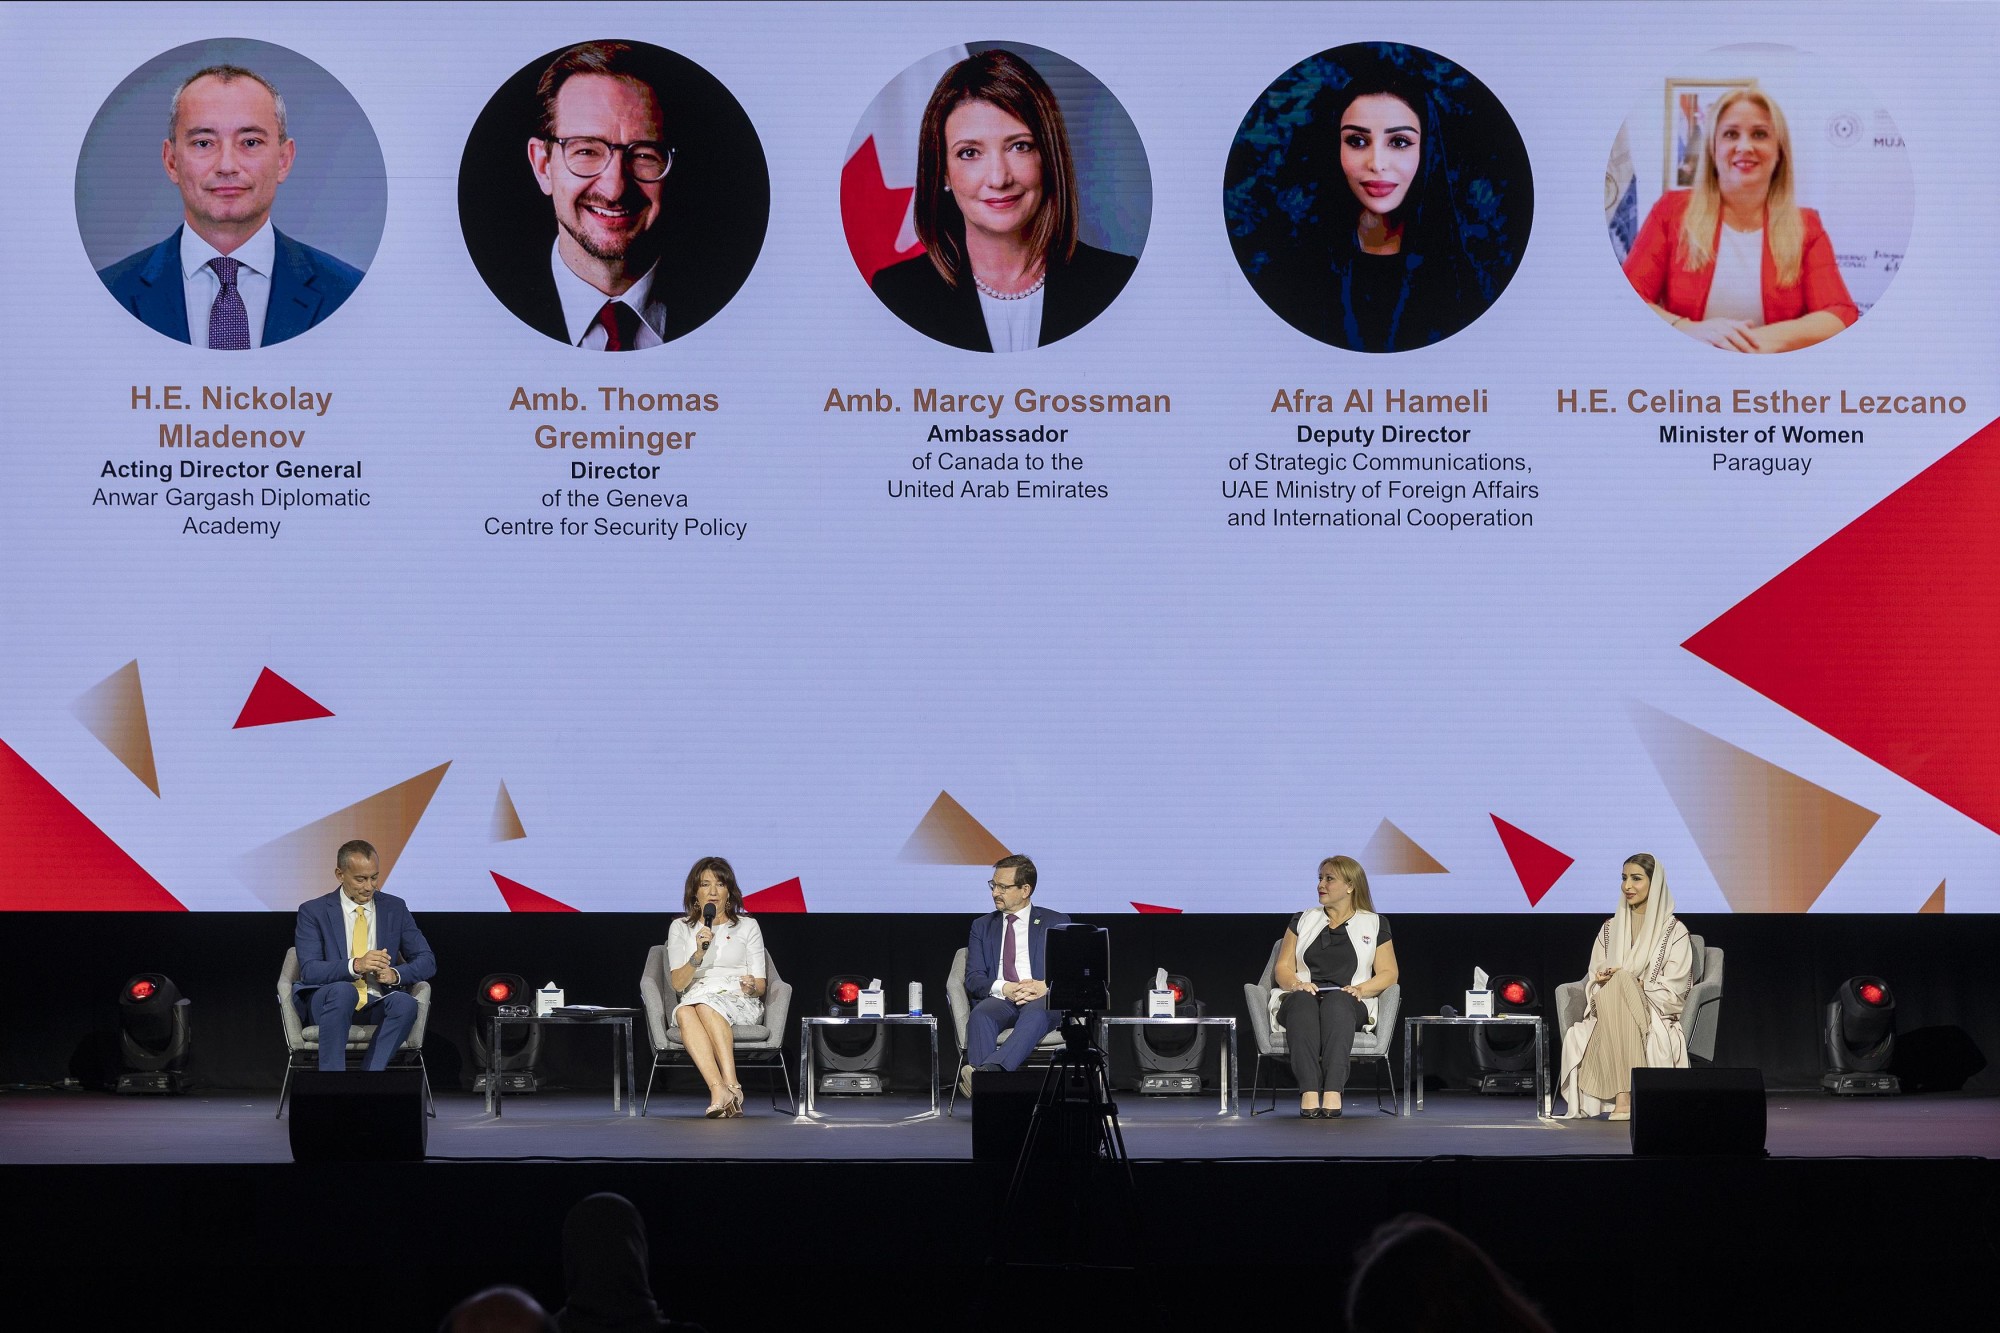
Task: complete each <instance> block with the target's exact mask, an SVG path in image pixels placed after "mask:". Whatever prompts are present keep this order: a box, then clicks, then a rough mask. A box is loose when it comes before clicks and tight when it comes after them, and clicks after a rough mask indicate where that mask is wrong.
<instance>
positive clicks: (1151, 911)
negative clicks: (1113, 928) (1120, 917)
mask: <svg viewBox="0 0 2000 1333" xmlns="http://www.w3.org/2000/svg"><path fill="white" fill-rule="evenodd" d="M1132 910H1133V911H1135V912H1142V913H1144V914H1146V915H1148V916H1179V915H1180V914H1181V909H1180V908H1178V907H1160V906H1158V905H1156V904H1154V903H1133V904H1132Z"/></svg>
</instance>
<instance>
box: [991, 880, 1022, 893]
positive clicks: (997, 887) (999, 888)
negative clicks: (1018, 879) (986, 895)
mask: <svg viewBox="0 0 2000 1333" xmlns="http://www.w3.org/2000/svg"><path fill="white" fill-rule="evenodd" d="M986 887H987V888H989V889H991V890H993V892H995V893H1002V892H1005V891H1006V890H1009V889H1018V888H1022V887H1024V886H1023V885H1020V884H1002V883H1001V882H1000V881H999V880H997V879H989V880H987V881H986Z"/></svg>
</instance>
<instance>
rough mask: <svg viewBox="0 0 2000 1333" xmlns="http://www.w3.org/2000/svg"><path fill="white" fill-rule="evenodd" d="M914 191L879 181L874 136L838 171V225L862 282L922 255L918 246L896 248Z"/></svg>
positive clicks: (880, 176)
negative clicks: (890, 267)
mask: <svg viewBox="0 0 2000 1333" xmlns="http://www.w3.org/2000/svg"><path fill="white" fill-rule="evenodd" d="M915 193H916V191H915V190H914V189H896V188H893V187H891V186H890V185H889V184H887V183H886V182H885V181H884V180H883V179H882V162H881V159H880V158H879V157H877V156H876V150H875V136H874V135H872V134H871V135H869V136H868V137H867V138H866V139H864V140H862V142H861V147H859V148H857V149H855V150H854V156H853V157H850V158H848V159H847V161H846V162H845V163H843V164H842V166H841V168H840V222H841V226H842V228H843V229H844V230H845V231H846V232H847V248H848V250H849V251H850V252H852V254H853V255H854V263H855V266H856V267H858V268H859V269H860V270H861V277H862V279H863V280H864V281H867V282H873V281H874V280H875V275H876V274H877V273H879V272H881V271H882V270H883V269H885V268H887V267H889V265H891V264H895V263H899V262H901V261H902V260H905V259H909V258H912V257H913V256H916V255H920V254H922V253H923V252H924V247H923V245H922V244H921V243H919V244H917V245H913V246H911V247H910V248H909V249H908V250H898V249H897V248H896V238H897V237H898V236H900V235H902V232H903V219H904V217H905V216H907V215H908V213H909V209H910V196H911V195H913V194H915Z"/></svg>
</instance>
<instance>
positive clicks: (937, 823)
mask: <svg viewBox="0 0 2000 1333" xmlns="http://www.w3.org/2000/svg"><path fill="white" fill-rule="evenodd" d="M1005 855H1007V849H1006V847H1004V846H1002V845H1001V842H1000V840H999V839H998V838H996V837H994V836H993V835H992V834H991V833H988V832H987V831H986V826H985V825H983V824H981V823H980V822H979V821H978V820H976V819H974V818H973V817H972V815H971V814H970V813H969V812H968V811H967V810H966V808H965V807H964V806H962V805H960V804H959V803H958V802H957V801H954V800H953V799H952V798H951V793H950V792H947V791H941V792H939V793H938V794H937V799H936V800H935V801H932V802H931V808H930V809H929V810H928V811H926V812H925V813H924V817H923V818H922V819H921V820H919V821H918V822H917V827H916V829H915V831H914V832H912V833H911V834H910V840H909V841H908V842H906V843H904V844H903V850H902V851H901V852H900V853H898V856H897V859H898V860H902V861H915V862H918V863H920V864H923V865H932V866H990V865H992V864H993V863H994V862H995V861H998V860H999V859H1000V858H1001V857H1003V856H1005Z"/></svg>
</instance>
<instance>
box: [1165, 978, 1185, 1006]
mask: <svg viewBox="0 0 2000 1333" xmlns="http://www.w3.org/2000/svg"><path fill="white" fill-rule="evenodd" d="M1167 989H1168V990H1170V991H1172V992H1173V993H1174V1003H1175V1004H1179V1003H1180V1002H1181V1001H1182V1000H1185V999H1186V998H1187V992H1186V991H1184V990H1182V989H1181V983H1180V982H1178V981H1169V982H1168V983H1167Z"/></svg>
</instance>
